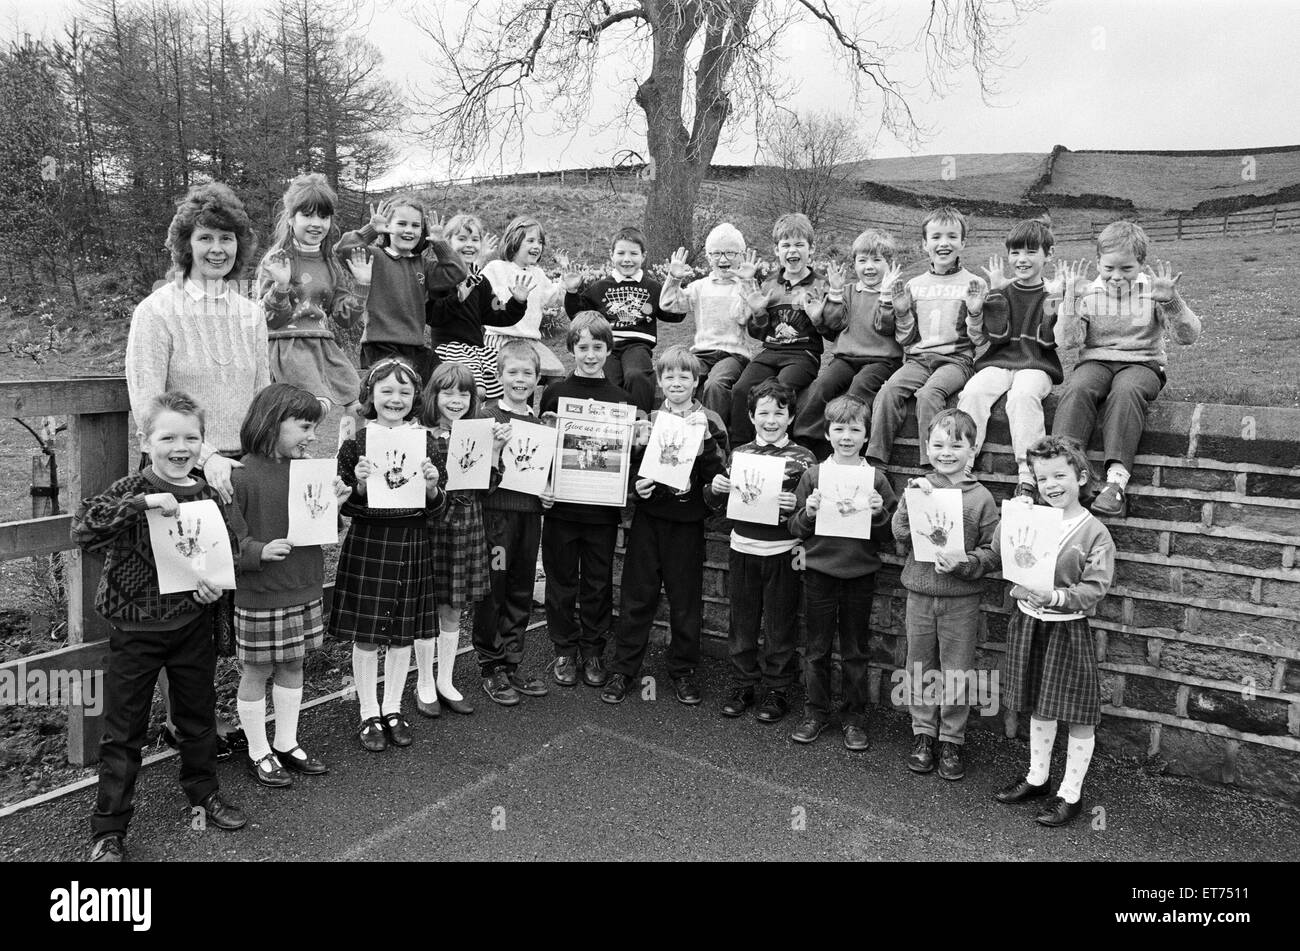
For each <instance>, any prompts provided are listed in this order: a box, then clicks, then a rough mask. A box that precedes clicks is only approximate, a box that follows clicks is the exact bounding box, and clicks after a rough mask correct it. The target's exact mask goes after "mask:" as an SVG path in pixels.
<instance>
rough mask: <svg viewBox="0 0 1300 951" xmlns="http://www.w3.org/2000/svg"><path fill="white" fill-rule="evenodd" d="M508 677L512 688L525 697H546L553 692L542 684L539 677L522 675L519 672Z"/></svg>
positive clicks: (514, 672) (509, 674) (510, 673)
mask: <svg viewBox="0 0 1300 951" xmlns="http://www.w3.org/2000/svg"><path fill="white" fill-rule="evenodd" d="M506 676H507V677H508V678H509V680H510V686H512V687H514V688H515V692H516V693H521V694H523V695H524V696H525V697H544V696H546V695H547V694H548V693H550V692H551V691H550V690H548V689H547V688H546V684H544V683H542V681H541V680H540V679H538V678H537V677H532V676H530V675H528V674H523V673H520V672H519V671H517V670H512V671H510V672H509V673H508V674H506Z"/></svg>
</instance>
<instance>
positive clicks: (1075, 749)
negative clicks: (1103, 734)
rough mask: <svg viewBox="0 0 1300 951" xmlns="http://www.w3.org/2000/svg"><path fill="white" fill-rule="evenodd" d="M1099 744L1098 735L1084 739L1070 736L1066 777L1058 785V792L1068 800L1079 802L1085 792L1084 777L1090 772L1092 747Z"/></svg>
mask: <svg viewBox="0 0 1300 951" xmlns="http://www.w3.org/2000/svg"><path fill="white" fill-rule="evenodd" d="M1096 745H1097V739H1096V737H1093V736H1089V737H1085V738H1084V739H1079V738H1077V737H1073V736H1072V737H1070V742H1069V744H1068V746H1067V749H1068V750H1069V752H1068V753H1067V754H1066V757H1065V777H1064V778H1063V779H1062V780H1061V785H1060V786H1059V787H1057V790H1056V794H1057V795H1058V796H1060V797H1061V798H1062V799H1064V800H1065V801H1066V802H1078V801H1079V795H1080V794H1081V793H1082V792H1083V777H1084V776H1085V775H1087V773H1088V764H1089V763H1091V762H1092V749H1093V747H1094V746H1096Z"/></svg>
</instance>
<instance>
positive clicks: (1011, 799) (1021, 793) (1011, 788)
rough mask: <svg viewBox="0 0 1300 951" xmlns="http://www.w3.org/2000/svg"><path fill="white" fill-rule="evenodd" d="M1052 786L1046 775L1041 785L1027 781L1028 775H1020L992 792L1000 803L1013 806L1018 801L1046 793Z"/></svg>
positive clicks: (1038, 797)
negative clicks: (1012, 781)
mask: <svg viewBox="0 0 1300 951" xmlns="http://www.w3.org/2000/svg"><path fill="white" fill-rule="evenodd" d="M1051 786H1052V780H1051V777H1048V778H1047V779H1046V780H1045V781H1044V782H1043V784H1042V785H1041V786H1035V785H1034V784H1033V783H1031V782H1030V781H1029V777H1028V776H1021V777H1020V778H1019V779H1017V780H1016V781H1015V782H1014V783H1008V784H1007V785H1006V786H1003V787H1002V788H1001V789H999V790H998V791H997V792H995V793H994V794H993V798H994V799H996V800H997V801H998V802H1000V803H1004V804H1006V805H1008V806H1013V805H1015V804H1016V803H1018V802H1025V801H1026V800H1029V799H1040V798H1042V797H1043V796H1046V795H1047V792H1048V790H1049V789H1050V788H1051Z"/></svg>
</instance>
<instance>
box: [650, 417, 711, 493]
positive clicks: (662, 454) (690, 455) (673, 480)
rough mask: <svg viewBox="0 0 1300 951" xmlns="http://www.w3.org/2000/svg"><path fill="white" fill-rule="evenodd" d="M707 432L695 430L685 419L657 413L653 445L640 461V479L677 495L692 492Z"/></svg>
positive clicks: (702, 427) (652, 439)
mask: <svg viewBox="0 0 1300 951" xmlns="http://www.w3.org/2000/svg"><path fill="white" fill-rule="evenodd" d="M706 428H707V426H692V425H691V424H690V423H688V422H686V419H685V417H683V416H677V415H675V414H673V413H669V412H667V411H666V410H660V411H659V412H657V413H655V422H654V427H653V428H652V429H651V430H650V441H649V442H648V443H647V444H646V447H645V455H644V456H642V457H641V468H640V469H639V470H638V471H637V475H639V476H640V477H641V478H642V479H653V480H654V481H655V482H660V483H662V484H664V485H666V486H669V487H670V488H673V489H676V490H677V491H678V492H684V491H686V490H687V489H689V488H690V486H691V468H692V467H693V466H694V465H695V457H696V456H697V455H699V453H700V443H702V442H703V441H704V431H705V429H706Z"/></svg>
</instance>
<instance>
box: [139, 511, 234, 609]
mask: <svg viewBox="0 0 1300 951" xmlns="http://www.w3.org/2000/svg"><path fill="white" fill-rule="evenodd" d="M145 517H146V518H147V519H148V520H149V544H150V545H151V546H152V547H153V561H154V566H155V567H156V568H157V569H158V590H159V591H161V592H162V593H163V594H176V593H178V592H181V591H193V590H194V589H195V588H196V587H197V585H198V579H200V578H202V579H203V580H204V581H206V582H208V584H210V585H212V586H213V587H215V588H221V589H223V590H226V591H229V590H233V589H234V587H235V558H234V553H233V552H232V551H231V550H230V536H229V535H228V534H227V532H226V520H225V519H224V518H222V517H221V509H220V508H218V507H217V503H216V502H214V501H213V500H212V499H203V500H202V501H200V502H182V503H181V504H180V505H178V506H177V507H176V514H175V515H170V516H169V515H163V513H162V512H161V511H160V510H159V509H149V510H147V511H146V512H145Z"/></svg>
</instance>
